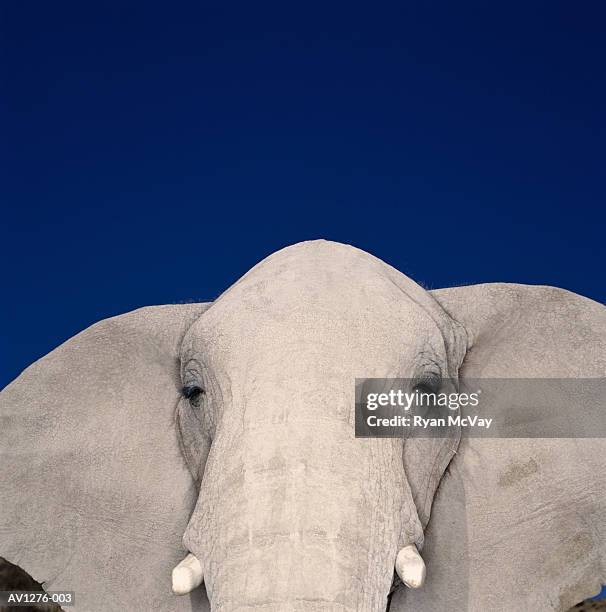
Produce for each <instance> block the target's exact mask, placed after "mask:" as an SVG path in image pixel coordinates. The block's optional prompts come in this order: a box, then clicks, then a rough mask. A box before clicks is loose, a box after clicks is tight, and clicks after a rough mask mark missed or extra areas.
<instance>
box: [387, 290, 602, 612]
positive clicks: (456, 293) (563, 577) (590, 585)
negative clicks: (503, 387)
mask: <svg viewBox="0 0 606 612" xmlns="http://www.w3.org/2000/svg"><path fill="white" fill-rule="evenodd" d="M432 293H433V295H434V297H435V298H436V299H437V300H438V301H439V302H440V303H441V304H442V306H443V308H444V309H445V310H446V311H447V312H448V313H449V314H450V316H451V317H452V318H453V319H455V320H456V321H458V322H459V323H460V324H462V325H463V327H464V328H465V329H466V331H467V333H468V336H469V337H470V339H471V348H470V350H469V351H468V353H467V355H466V357H465V359H464V361H463V364H462V367H461V370H460V377H461V378H462V379H463V380H466V379H467V380H470V379H480V378H501V379H504V378H525V379H527V378H560V379H564V378H566V379H574V378H577V379H578V378H595V379H602V381H603V379H604V377H606V309H605V308H604V306H602V305H601V304H598V303H596V302H593V301H591V300H589V299H586V298H583V297H581V296H578V295H575V294H573V293H570V292H567V291H564V290H561V289H556V288H552V287H537V286H524V285H507V284H488V285H477V286H470V287H458V288H452V289H441V290H437V291H433V292H432ZM569 388H570V389H572V386H570V387H569V386H566V385H560V387H559V390H560V391H561V392H560V393H559V394H555V395H552V398H551V399H552V400H553V402H554V405H553V408H554V409H555V410H556V411H560V410H561V412H562V413H566V414H568V415H569V418H570V419H571V424H572V422H573V420H574V419H575V418H576V417H577V416H579V415H581V413H582V411H583V410H584V407H585V408H586V407H587V400H586V399H584V398H583V397H582V396H580V395H577V394H574V393H570V392H567V391H566V390H567V389H569ZM601 388H602V389H603V388H604V387H603V385H602V386H601ZM554 398H555V399H554ZM597 401H598V402H599V404H601V406H602V408H604V410H606V398H605V397H603V396H602V397H601V398H598V400H597ZM480 405H481V404H480ZM497 407H498V410H507V408H508V406H507V401H505V400H503V399H501V400H500V401H498V405H495V406H493V407H491V411H492V412H494V410H496V409H497ZM493 408H494V410H493ZM517 408H518V409H519V408H520V406H517ZM528 409H529V410H532V407H531V406H530V404H529V407H528ZM518 414H519V413H518ZM604 414H606V412H605V413H604ZM598 435H600V433H599V432H596V436H598ZM605 473H606V440H605V439H604V438H597V437H596V438H585V439H574V438H559V439H558V438H551V439H549V438H533V439H530V438H525V439H524V438H502V439H480V438H477V437H469V436H463V438H462V439H461V443H460V446H459V449H458V452H457V454H456V455H455V457H454V458H453V459H452V461H451V463H450V466H449V468H448V470H447V471H446V473H445V475H444V477H443V479H442V481H441V483H440V486H439V489H438V491H437V494H436V498H435V500H434V505H433V509H432V514H431V519H430V521H429V524H428V527H427V530H426V540H425V547H424V549H423V557H424V558H425V561H426V563H427V581H426V584H425V586H424V587H423V588H422V589H419V590H418V591H410V590H406V591H404V590H400V591H398V592H397V594H395V595H394V597H393V599H392V607H391V611H392V612H393V611H394V610H404V609H409V608H407V607H406V606H410V609H415V610H420V611H429V610H432V611H433V610H449V611H457V610H466V611H467V610H482V611H484V610H491V611H495V610H507V611H513V610H515V611H521V610H533V612H534V611H541V610H568V609H569V608H570V607H571V606H573V605H575V604H577V603H578V602H580V601H582V600H583V599H585V598H587V597H590V596H593V595H595V594H596V593H598V592H599V590H600V586H601V585H602V584H603V583H605V582H606V490H605V487H604V474H605Z"/></svg>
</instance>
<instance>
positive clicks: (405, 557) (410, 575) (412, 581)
mask: <svg viewBox="0 0 606 612" xmlns="http://www.w3.org/2000/svg"><path fill="white" fill-rule="evenodd" d="M396 572H398V576H400V579H401V580H402V582H403V583H404V584H405V585H406V586H407V587H409V588H411V589H418V588H419V587H421V586H423V583H424V582H425V562H424V561H423V558H422V557H421V555H420V554H419V552H418V551H417V547H416V546H415V545H414V544H411V545H409V546H405V547H404V548H403V549H402V550H401V551H400V552H399V553H398V556H397V557H396Z"/></svg>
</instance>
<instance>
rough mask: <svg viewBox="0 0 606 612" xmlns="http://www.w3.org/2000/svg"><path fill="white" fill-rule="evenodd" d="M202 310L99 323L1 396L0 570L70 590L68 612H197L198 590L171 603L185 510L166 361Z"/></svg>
mask: <svg viewBox="0 0 606 612" xmlns="http://www.w3.org/2000/svg"><path fill="white" fill-rule="evenodd" d="M207 307H208V304H188V305H175V306H157V307H150V308H144V309H141V310H137V311H135V312H132V313H129V314H126V315H122V316H119V317H115V318H112V319H107V320H105V321H101V322H100V323H98V324H96V325H93V326H92V327H90V328H89V329H87V330H85V331H84V332H82V333H80V334H78V335H77V336H75V337H74V338H72V339H71V340H69V341H68V342H66V343H65V344H63V345H61V346H60V347H59V348H57V349H56V350H54V351H53V352H51V353H50V354H48V355H47V356H46V357H44V358H42V359H40V360H39V361H37V362H36V363H34V364H33V365H32V366H30V367H29V368H28V369H27V370H25V372H23V374H22V375H21V376H20V377H19V378H17V379H16V380H15V381H14V382H13V383H11V384H10V385H9V386H8V387H6V389H4V390H3V391H2V393H1V394H0V423H1V427H0V466H1V467H0V557H4V558H6V559H7V560H8V561H10V562H11V563H14V564H16V565H18V566H20V567H21V568H22V569H24V570H25V571H26V572H28V573H29V574H30V575H31V576H32V577H33V578H34V579H35V580H36V581H38V582H39V583H41V584H42V585H43V587H44V588H45V589H46V590H52V591H56V590H67V591H75V604H76V605H75V608H74V609H76V610H87V611H89V610H169V609H170V610H191V609H192V607H194V608H195V609H207V608H206V606H207V605H208V604H207V603H205V596H204V593H203V590H198V592H197V593H194V594H192V595H191V596H189V597H177V596H175V595H173V594H172V593H171V570H172V568H173V567H174V566H175V565H176V564H177V563H178V562H179V561H180V560H181V559H182V558H183V555H184V554H185V553H184V551H183V548H182V544H181V538H182V535H183V532H184V530H185V526H186V524H187V521H188V518H189V515H190V513H191V511H192V508H193V505H194V504H195V500H196V491H195V485H194V483H193V480H192V478H191V476H190V474H189V472H188V470H187V467H186V466H185V463H184V460H183V458H182V456H181V453H180V451H179V443H178V439H177V432H176V426H175V410H176V406H177V402H178V399H179V396H180V377H179V365H178V349H179V344H180V341H181V338H182V336H183V334H184V333H185V331H186V330H187V328H188V327H189V326H190V325H191V323H192V322H193V321H194V320H195V319H196V318H197V317H198V316H200V314H201V313H202V312H204V310H206V308H207ZM201 591H202V592H201Z"/></svg>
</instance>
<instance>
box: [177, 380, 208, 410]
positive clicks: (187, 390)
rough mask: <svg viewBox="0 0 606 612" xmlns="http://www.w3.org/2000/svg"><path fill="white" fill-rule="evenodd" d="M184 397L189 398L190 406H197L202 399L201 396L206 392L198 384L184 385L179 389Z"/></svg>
mask: <svg viewBox="0 0 606 612" xmlns="http://www.w3.org/2000/svg"><path fill="white" fill-rule="evenodd" d="M181 393H182V395H183V397H184V398H186V399H188V400H189V403H190V404H191V405H192V406H195V407H196V408H198V407H199V406H200V402H201V400H202V396H203V395H204V394H205V393H206V391H204V389H203V388H202V387H200V386H198V385H185V386H184V387H183V390H182V391H181Z"/></svg>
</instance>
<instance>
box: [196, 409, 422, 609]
mask: <svg viewBox="0 0 606 612" xmlns="http://www.w3.org/2000/svg"><path fill="white" fill-rule="evenodd" d="M300 418H303V417H300ZM294 420H296V417H292V415H291V418H289V419H285V420H284V421H283V422H278V423H272V424H268V423H266V424H265V425H264V426H263V427H261V426H258V427H249V428H245V429H244V430H240V431H238V432H235V431H234V432H229V431H221V432H219V434H218V436H217V438H216V439H215V440H214V441H213V447H212V451H211V453H210V455H209V459H208V462H207V465H206V471H205V475H204V480H203V483H202V487H201V492H200V497H199V500H198V504H197V506H196V509H195V511H194V513H193V515H192V517H191V520H190V522H189V525H188V527H187V530H186V533H185V535H184V544H185V546H186V547H187V549H188V550H189V551H191V552H192V553H193V554H194V555H195V557H196V558H197V559H199V563H200V567H201V569H202V570H203V573H204V581H205V585H206V590H207V593H208V595H209V598H210V601H211V605H212V609H213V610H220V611H221V612H228V611H231V610H247V609H250V610H253V608H254V609H259V607H260V606H263V609H264V610H268V611H272V610H276V611H277V610H284V609H287V608H288V609H291V608H293V609H294V608H295V607H297V609H299V608H300V609H306V607H307V606H306V605H305V604H306V603H307V604H309V606H308V607H309V609H313V610H322V609H325V610H335V609H339V610H351V611H354V610H365V611H366V610H367V611H369V612H373V611H381V612H382V611H384V610H385V607H386V604H387V596H388V593H389V591H390V587H391V584H392V579H393V572H394V564H395V562H396V557H397V556H398V551H399V550H400V549H401V548H403V547H405V546H408V545H410V544H413V542H415V541H420V540H421V539H422V529H421V526H420V522H419V519H418V516H417V514H416V509H415V507H414V504H413V502H412V496H411V494H410V489H409V488H408V483H407V481H406V477H405V474H404V470H403V466H402V459H401V457H402V447H401V441H398V440H356V439H355V438H353V436H352V435H351V428H350V426H349V424H348V423H346V422H343V421H339V420H332V421H326V422H324V423H321V424H320V429H321V433H320V434H319V432H318V429H312V427H314V428H318V423H314V422H307V423H305V424H303V423H294V422H293V421H294ZM302 432H303V433H302ZM305 432H307V435H306V434H305ZM337 441H338V442H337ZM415 551H416V549H415ZM400 557H402V558H401V559H400V561H401V563H400V566H401V568H403V569H402V574H403V576H404V578H403V580H404V581H405V582H406V581H409V582H410V583H411V586H416V583H417V582H419V581H421V580H422V576H421V574H424V566H423V568H422V569H420V568H419V566H418V562H417V560H416V559H413V560H412V562H411V558H412V557H411V556H410V555H404V556H402V555H400ZM417 557H418V555H417ZM418 558H419V559H420V557H418ZM421 563H422V561H421ZM407 568H408V569H407ZM200 574H201V572H200ZM194 582H195V581H192V582H191V584H193V583H194Z"/></svg>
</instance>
